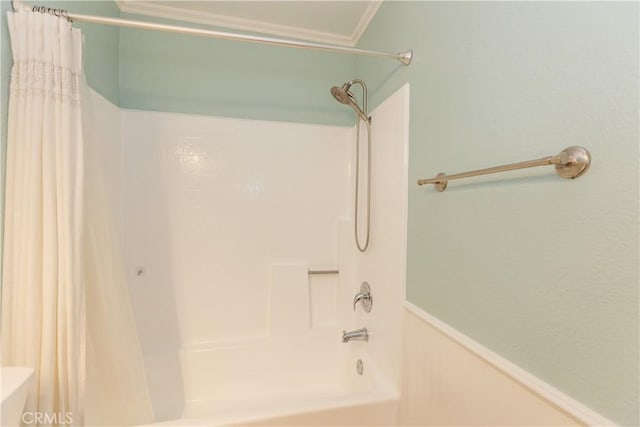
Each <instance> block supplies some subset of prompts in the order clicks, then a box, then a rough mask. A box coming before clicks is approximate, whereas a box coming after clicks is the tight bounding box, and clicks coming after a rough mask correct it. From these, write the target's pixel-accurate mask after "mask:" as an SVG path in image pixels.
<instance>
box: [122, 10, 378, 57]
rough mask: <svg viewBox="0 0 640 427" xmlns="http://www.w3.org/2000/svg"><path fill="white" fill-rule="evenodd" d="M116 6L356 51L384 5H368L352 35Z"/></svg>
mask: <svg viewBox="0 0 640 427" xmlns="http://www.w3.org/2000/svg"><path fill="white" fill-rule="evenodd" d="M115 3H116V5H117V6H118V8H120V11H122V12H127V13H134V14H139V15H146V16H153V17H156V18H165V19H172V20H178V21H185V22H191V23H194V24H204V25H210V26H214V27H223V28H231V29H234V30H241V31H249V32H252V33H263V34H270V35H275V36H281V37H288V38H294V39H301V40H307V41H313V42H317V43H325V44H332V45H337V46H348V47H355V45H356V44H357V43H358V41H359V40H360V37H361V36H362V34H364V32H365V30H366V29H367V26H368V25H369V23H370V22H371V20H372V19H373V17H374V16H375V14H376V12H377V11H378V8H379V7H380V5H381V4H382V0H380V1H374V2H371V3H370V4H369V6H368V7H367V9H366V11H365V13H364V14H363V15H362V18H361V19H360V21H359V22H358V24H357V25H356V27H355V28H354V31H353V32H352V33H351V35H344V34H337V33H330V32H324V31H315V30H309V29H306V28H301V27H295V26H288V25H281V24H272V23H268V22H262V21H257V20H253V19H245V18H237V17H233V16H228V15H222V14H216V13H207V12H200V11H194V10H185V9H180V8H177V7H173V6H167V5H163V4H160V2H150V1H145V0H136V1H130V0H115Z"/></svg>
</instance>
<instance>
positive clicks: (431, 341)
mask: <svg viewBox="0 0 640 427" xmlns="http://www.w3.org/2000/svg"><path fill="white" fill-rule="evenodd" d="M400 417H401V424H403V425H423V426H426V425H456V426H461V425H465V426H468V425H492V426H495V425H509V426H515V425H530V426H531V425H536V426H576V425H614V423H613V422H612V421H610V420H607V419H606V418H603V417H602V416H600V415H599V414H597V413H595V412H594V411H592V410H591V409H589V408H587V407H585V406H584V405H582V404H581V403H579V402H577V401H575V400H573V399H572V398H570V397H569V396H567V395H565V394H563V393H562V392H560V391H558V390H556V389H555V388H553V387H552V386H550V385H549V384H546V383H545V382H543V381H541V380H540V379H538V378H536V377H534V376H533V375H531V374H530V373H528V372H527V371H525V370H523V369H522V368H519V367H518V366H516V365H514V364H513V363H511V362H509V361H508V360H506V359H504V358H502V357H501V356H499V355H497V354H495V353H493V352H492V351H491V350H489V349H487V348H485V347H483V346H482V345H480V344H478V343H477V342H475V341H473V340H471V339H470V338H468V337H467V336H465V335H464V334H462V333H460V332H459V331H457V330H455V329H454V328H452V327H451V326H449V325H447V324H445V323H444V322H442V321H440V320H439V319H437V318H435V317H433V316H431V315H430V314H428V313H426V312H425V311H423V310H421V309H420V308H418V307H416V306H415V305H413V304H411V303H409V302H405V310H404V339H403V385H402V397H401V404H400Z"/></svg>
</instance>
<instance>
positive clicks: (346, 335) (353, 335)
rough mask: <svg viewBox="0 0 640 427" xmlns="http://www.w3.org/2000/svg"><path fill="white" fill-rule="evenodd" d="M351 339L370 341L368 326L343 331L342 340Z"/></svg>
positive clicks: (347, 340) (345, 341)
mask: <svg viewBox="0 0 640 427" xmlns="http://www.w3.org/2000/svg"><path fill="white" fill-rule="evenodd" d="M349 341H369V331H367V328H362V329H356V330H355V331H351V332H347V331H342V342H343V343H347V342H349Z"/></svg>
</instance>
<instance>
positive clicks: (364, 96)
mask: <svg viewBox="0 0 640 427" xmlns="http://www.w3.org/2000/svg"><path fill="white" fill-rule="evenodd" d="M349 83H350V84H351V85H354V84H359V85H360V87H361V88H362V104H363V105H362V106H363V109H362V110H363V111H364V115H365V116H367V117H369V108H368V107H367V85H366V83H365V82H363V81H362V80H360V79H353V80H351V81H350V82H349Z"/></svg>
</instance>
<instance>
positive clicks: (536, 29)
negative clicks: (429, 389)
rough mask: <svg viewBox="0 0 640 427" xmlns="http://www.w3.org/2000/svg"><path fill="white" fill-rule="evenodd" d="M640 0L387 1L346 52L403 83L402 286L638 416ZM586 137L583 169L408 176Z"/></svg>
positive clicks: (573, 385) (502, 350)
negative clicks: (570, 174)
mask: <svg viewBox="0 0 640 427" xmlns="http://www.w3.org/2000/svg"><path fill="white" fill-rule="evenodd" d="M638 9H639V8H638V3H610V2H600V3H598V2H593V3H586V2H583V3H579V2H575V3H574V2H571V3H563V2H384V3H383V5H382V6H381V8H380V9H379V11H378V13H377V15H376V16H375V18H374V19H373V21H372V23H371V25H370V26H369V28H368V30H367V31H366V33H365V35H364V36H363V38H362V39H361V41H360V43H359V46H358V47H361V48H369V49H379V50H391V51H393V50H400V49H404V48H413V49H414V52H415V59H414V62H413V63H412V64H411V66H409V67H402V66H399V65H396V64H394V63H392V62H387V61H377V60H371V59H362V58H360V59H358V60H357V65H356V67H357V68H356V71H357V73H356V74H357V75H358V77H360V78H363V79H364V80H365V81H366V82H367V83H368V84H369V87H370V88H371V91H372V94H371V97H370V99H371V100H372V105H373V106H375V105H377V104H379V103H380V102H381V101H382V100H384V99H385V98H386V97H388V96H389V95H390V94H391V93H393V92H394V91H395V90H397V89H398V88H399V87H400V86H401V85H402V84H404V83H405V82H409V83H410V86H411V119H410V120H411V124H410V154H409V159H410V160H409V230H408V239H409V241H408V267H407V298H408V300H409V301H411V302H412V303H414V304H416V305H418V306H420V307H421V308H423V309H425V310H426V311H428V312H429V313H431V314H433V315H435V316H437V317H438V318H440V319H442V320H443V321H445V322H447V323H448V324H450V325H452V326H453V327H455V328H457V329H458V330H460V331H462V332H463V333H465V334H467V335H468V336H470V337H471V338H473V339H474V340H476V341H478V342H480V343H482V344H483V345H485V346H487V347H489V348H491V349H493V350H494V351H496V352H497V353H499V354H501V355H503V356H505V357H507V358H509V359H510V360H512V361H513V362H515V363H516V364H518V365H519V366H521V367H523V368H525V369H526V370H528V371H530V372H531V373H533V374H534V375H536V376H538V377H539V378H542V379H543V380H545V381H547V382H549V383H550V384H552V385H554V386H555V387H557V388H558V389H560V390H562V391H564V392H566V393H567V394H569V395H571V396H573V397H574V398H576V399H577V400H580V401H582V402H584V403H585V404H586V405H588V406H590V407H592V408H593V409H594V410H597V411H599V412H600V413H602V414H603V415H605V416H608V417H610V418H611V419H613V420H614V421H617V422H619V423H624V424H630V425H638V424H639V423H640V420H639V419H638V410H639V408H638V401H639V400H640V396H639V392H638V378H639V374H640V372H639V370H638V361H639V354H638V347H639V343H638V336H639V331H638V324H639V323H640V322H639V320H640V319H639V315H638V307H639V302H640V301H639V299H638V283H639V277H638V259H639V253H638V247H639V242H638V234H639V230H638V193H639V191H638V190H639V189H638V181H639V176H638V170H639V165H638V159H639V152H638V140H639V135H638V127H639V123H638V93H639V87H638V80H639V79H638V50H639V49H638V43H639V42H638V39H639V37H638V12H639V10H638ZM570 145H584V146H586V147H587V148H589V150H591V153H592V155H593V164H592V166H591V169H590V170H589V172H587V174H586V175H584V176H583V177H580V178H579V179H577V180H575V181H570V180H563V179H561V178H559V177H557V176H555V174H554V173H553V170H552V169H550V168H537V169H532V170H527V171H523V172H512V173H509V174H504V175H502V176H497V175H494V176H488V177H484V178H475V179H468V180H460V181H453V182H450V183H449V188H448V189H447V190H446V191H445V192H444V193H438V192H436V191H435V190H434V189H433V187H429V188H427V187H418V186H417V185H416V184H415V182H416V179H418V178H426V177H431V176H434V175H435V174H436V173H438V172H441V171H446V172H450V173H453V172H461V171H465V170H473V169H477V168H481V167H486V166H495V165H499V164H504V163H510V162H514V161H521V160H528V159H535V158H538V157H543V156H547V155H551V154H556V153H558V152H559V151H560V150H562V149H563V148H565V147H567V146H570Z"/></svg>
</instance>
